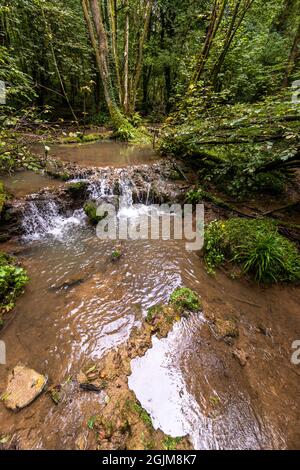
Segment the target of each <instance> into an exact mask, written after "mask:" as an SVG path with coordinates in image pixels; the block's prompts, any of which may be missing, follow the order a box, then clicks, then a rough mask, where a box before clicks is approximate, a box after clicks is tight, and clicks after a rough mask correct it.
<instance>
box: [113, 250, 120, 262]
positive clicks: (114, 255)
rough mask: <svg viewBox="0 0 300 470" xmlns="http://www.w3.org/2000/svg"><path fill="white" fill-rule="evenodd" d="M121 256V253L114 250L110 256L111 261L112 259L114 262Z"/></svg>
mask: <svg viewBox="0 0 300 470" xmlns="http://www.w3.org/2000/svg"><path fill="white" fill-rule="evenodd" d="M121 256H122V252H121V251H120V250H118V249H116V250H114V251H113V252H112V254H111V259H112V260H113V261H116V260H118V259H120V258H121Z"/></svg>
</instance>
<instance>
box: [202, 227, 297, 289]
mask: <svg viewBox="0 0 300 470" xmlns="http://www.w3.org/2000/svg"><path fill="white" fill-rule="evenodd" d="M204 250H205V262H206V265H207V268H208V271H210V272H213V270H214V269H215V268H216V267H217V266H220V265H222V264H225V263H234V264H237V265H239V266H241V268H242V270H243V272H244V273H249V274H250V275H251V276H253V277H254V278H255V279H256V280H257V281H258V282H268V283H272V282H279V281H290V282H296V281H299V280H300V256H299V252H298V249H297V247H296V246H295V245H294V244H293V243H292V242H290V241H289V240H288V239H287V238H285V237H283V236H282V235H280V234H279V233H278V227H277V225H276V224H275V223H273V222H272V221H269V220H264V219H261V220H248V219H240V218H232V219H229V220H227V221H215V222H212V223H211V224H210V225H209V226H208V228H207V230H206V232H205V243H204Z"/></svg>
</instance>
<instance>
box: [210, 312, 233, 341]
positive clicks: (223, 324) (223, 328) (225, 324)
mask: <svg viewBox="0 0 300 470" xmlns="http://www.w3.org/2000/svg"><path fill="white" fill-rule="evenodd" d="M214 331H215V333H216V334H217V336H219V337H220V338H222V339H225V338H237V337H238V336H239V330H238V327H237V324H236V321H235V320H232V319H224V318H219V317H217V318H215V320H214ZM229 344H230V345H231V344H232V341H230V340H229Z"/></svg>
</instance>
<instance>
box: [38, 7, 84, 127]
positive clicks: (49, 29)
mask: <svg viewBox="0 0 300 470" xmlns="http://www.w3.org/2000/svg"><path fill="white" fill-rule="evenodd" d="M41 11H42V17H43V20H44V24H45V30H46V33H47V36H48V40H49V45H50V50H51V55H52V59H53V63H54V68H55V71H56V74H57V77H58V80H59V83H60V88H61V94H62V96H63V97H64V99H65V100H66V102H67V104H68V106H69V108H70V111H71V113H72V116H73V118H74V120H75V122H77V123H78V119H77V116H76V114H75V113H74V110H73V108H72V105H71V103H70V100H69V97H68V94H67V91H66V87H65V84H64V81H63V78H62V76H61V73H60V70H59V67H58V63H57V60H56V55H55V50H54V46H53V41H52V37H53V34H52V31H51V28H50V25H49V24H48V22H47V19H46V15H45V12H44V9H43V7H42V8H41Z"/></svg>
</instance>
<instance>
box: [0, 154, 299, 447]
mask: <svg viewBox="0 0 300 470" xmlns="http://www.w3.org/2000/svg"><path fill="white" fill-rule="evenodd" d="M112 152H113V147H112ZM119 183H120V184H119V188H120V192H121V195H122V196H123V200H124V205H123V207H121V209H120V212H119V216H122V213H123V214H124V213H126V214H127V215H128V214H130V215H131V217H136V215H137V214H136V209H135V208H133V207H132V184H131V181H130V178H129V176H126V173H125V174H123V173H122V174H121V177H120V182H119ZM89 190H90V194H91V196H93V197H94V198H95V199H98V200H99V199H101V198H103V196H107V195H108V196H109V195H110V196H112V195H113V194H112V193H113V191H112V189H111V187H110V186H109V184H108V182H107V180H106V179H105V178H104V179H103V178H102V179H101V180H99V181H92V182H91V184H90V187H89ZM145 202H147V201H144V203H145ZM138 210H139V211H140V210H143V211H147V207H146V205H145V204H144V205H143V206H140V207H139V209H138ZM23 228H24V236H23V238H22V240H21V241H20V242H18V243H17V244H15V245H14V244H12V243H11V244H10V245H7V251H10V252H14V251H16V252H18V256H19V258H20V260H21V261H22V263H23V264H24V266H25V267H26V268H27V270H28V273H29V276H30V279H31V281H30V284H29V286H28V288H27V289H26V292H25V294H24V295H23V296H22V297H21V298H20V300H19V301H18V303H17V307H16V309H15V311H14V313H13V315H12V317H11V320H10V321H9V322H8V323H7V325H6V327H5V328H4V330H3V331H2V333H1V339H2V340H4V341H5V343H6V348H7V364H6V366H1V367H0V386H1V390H2V389H4V388H5V384H6V378H7V374H8V371H9V370H11V368H13V367H14V366H15V365H16V364H17V363H18V362H22V363H23V364H25V365H27V366H29V367H32V368H35V369H36V370H37V371H39V372H41V373H45V374H47V375H48V376H49V379H50V381H51V383H53V384H57V383H62V382H64V381H65V380H66V378H67V377H68V376H70V375H72V376H76V374H77V373H78V372H79V370H80V368H81V367H82V366H84V365H86V364H88V363H90V362H91V361H95V360H99V359H101V357H102V356H103V354H104V353H105V352H106V351H108V350H109V349H111V348H113V347H115V346H117V345H120V344H122V343H123V342H124V341H125V340H126V339H127V338H128V337H129V335H130V332H131V330H132V328H133V326H134V325H139V324H140V321H141V319H142V318H143V317H144V316H145V315H146V312H147V309H148V308H149V307H150V306H152V305H155V304H157V303H161V302H167V301H168V298H169V296H170V294H171V293H172V291H173V290H174V289H175V288H176V287H178V286H181V285H185V286H187V287H190V288H192V289H194V290H195V291H197V292H198V293H199V294H200V295H201V296H202V298H203V300H204V302H205V305H208V306H209V309H210V310H211V311H212V312H214V313H215V314H218V313H220V314H221V313H224V312H230V314H231V315H235V316H238V318H239V320H240V323H241V333H240V336H241V338H240V340H239V341H240V342H241V344H242V345H243V347H245V348H248V352H249V354H250V356H251V361H250V364H249V365H247V366H246V368H244V369H242V368H241V366H240V365H239V364H238V362H237V361H236V359H234V358H233V357H232V346H230V345H227V344H225V343H224V342H222V341H217V340H216V339H215V338H214V337H212V336H211V335H210V334H209V333H208V331H209V329H208V328H207V323H208V322H207V319H206V317H205V316H204V315H203V314H202V313H201V314H197V315H193V316H192V317H190V318H189V319H188V320H182V321H181V322H180V323H179V324H177V325H176V326H175V328H174V330H173V331H172V332H171V334H170V335H169V336H168V338H166V339H164V340H161V341H159V340H158V339H156V338H154V340H153V348H151V349H150V350H148V352H147V353H146V355H145V356H144V357H142V358H137V359H135V360H133V361H132V375H131V376H130V377H129V386H130V388H132V389H133V390H134V392H135V393H136V396H137V398H138V399H139V400H140V402H141V403H142V405H143V406H144V407H145V409H146V410H147V411H148V412H149V413H150V415H151V417H152V419H153V424H154V426H155V427H159V428H160V429H162V430H163V431H164V432H166V433H168V434H170V435H172V436H178V435H186V434H189V435H190V436H191V439H192V442H193V444H194V446H195V447H196V448H198V449H212V448H227V449H230V448H240V449H246V448H251V449H259V448H287V447H288V448H296V446H297V445H299V443H300V440H299V431H298V427H297V426H296V423H297V420H298V419H299V407H298V402H297V400H298V396H299V377H298V375H297V369H296V368H295V367H294V366H292V365H291V364H290V350H289V347H290V344H291V342H292V341H293V340H295V339H296V338H295V336H297V334H298V336H299V334H300V319H299V312H298V304H299V300H300V296H299V290H297V289H296V288H285V287H282V288H279V287H278V288H276V287H275V288H272V289H268V290H264V289H261V288H259V287H258V286H255V285H252V284H248V283H246V282H243V283H241V282H239V281H234V280H232V279H230V278H229V277H228V276H226V275H223V274H222V273H221V274H219V275H218V276H217V277H215V278H213V277H211V276H208V275H207V273H206V272H205V269H204V266H203V262H202V259H201V258H200V257H199V254H198V253H196V252H188V251H187V250H186V248H185V242H184V241H179V240H176V241H162V240H152V241H151V240H139V241H133V240H132V241H130V240H128V241H122V242H115V241H113V240H99V239H98V238H97V237H96V234H95V229H94V228H92V227H91V226H90V225H89V224H88V223H87V220H86V217H85V215H84V213H83V211H82V210H80V209H79V210H78V209H77V210H75V211H69V212H67V213H63V212H62V211H61V209H60V207H59V206H58V204H57V202H55V201H54V200H53V201H51V200H48V201H43V203H42V204H37V203H36V202H35V201H30V202H29V203H28V205H27V207H26V211H25V212H24V217H23ZM116 245H117V246H118V249H121V252H122V257H121V258H120V259H119V260H118V261H117V262H113V261H112V258H111V254H112V252H113V251H114V250H115V248H116ZM280 305H284V312H283V309H282V308H281V306H280ZM262 323H263V325H264V326H265V327H266V329H267V330H268V331H270V332H271V333H270V335H268V336H265V335H262V334H261V333H260V332H259V328H260V326H261V324H262ZM299 337H300V336H299ZM293 367H294V368H295V370H293ZM101 400H103V396H102V395H101V394H100V395H95V394H90V393H86V392H82V391H78V390H73V389H72V390H71V391H70V397H69V398H68V400H65V401H64V402H63V403H61V404H60V405H59V406H57V407H55V406H54V404H53V403H52V401H51V400H50V398H49V396H47V395H45V394H44V395H42V396H41V397H40V398H38V400H36V401H35V402H34V403H33V404H32V405H30V406H29V407H28V408H25V409H24V410H22V411H20V412H19V413H17V414H14V413H11V412H10V411H7V410H6V409H5V408H4V406H1V407H0V435H1V434H6V433H9V434H14V433H15V434H16V435H17V436H18V443H19V446H20V447H21V448H27V449H29V448H34V449H38V448H41V449H53V448H55V449H65V448H67V449H73V448H75V447H76V445H75V443H76V439H77V438H78V436H80V435H84V438H85V440H86V445H87V447H89V445H90V439H91V436H90V434H91V433H90V432H89V430H88V427H87V422H88V420H89V418H90V417H91V416H93V415H94V414H95V413H97V407H99V403H100V402H101Z"/></svg>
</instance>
